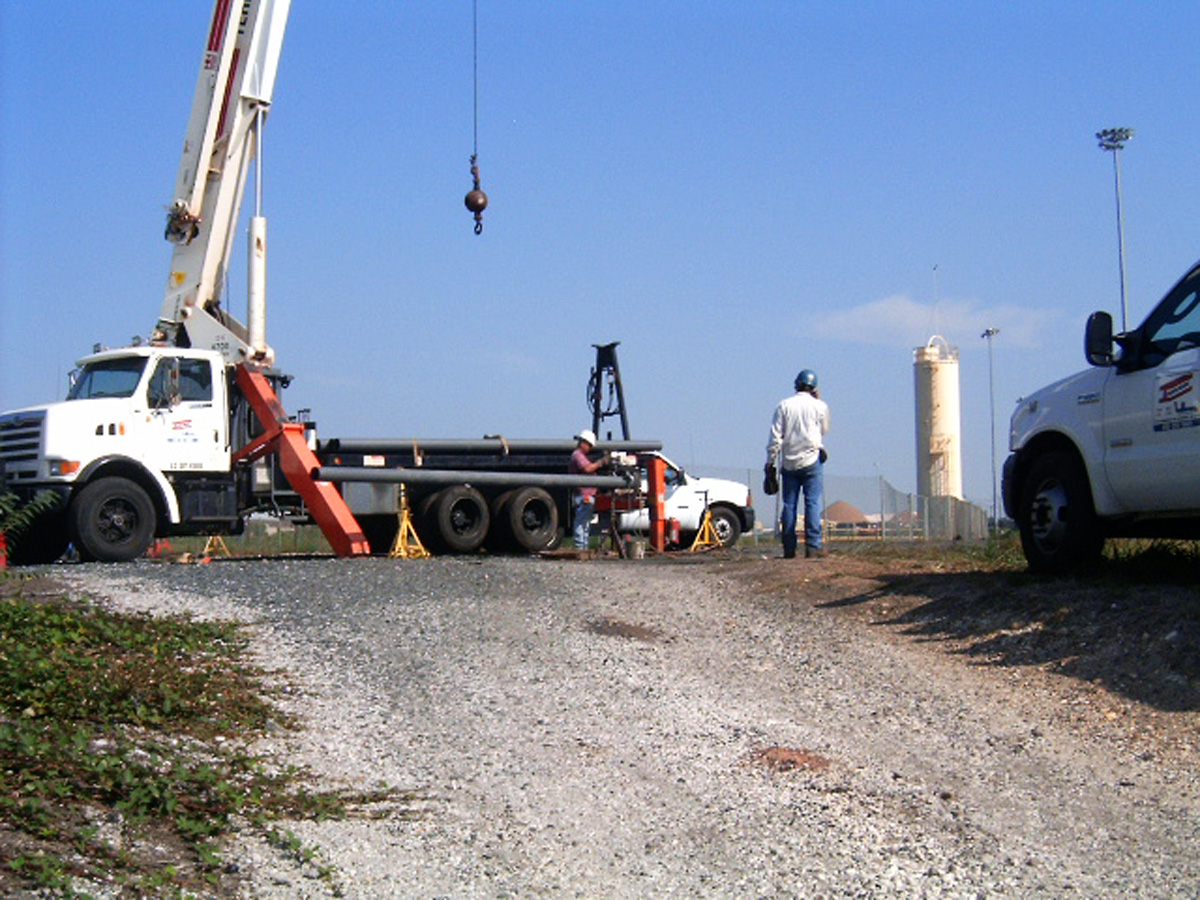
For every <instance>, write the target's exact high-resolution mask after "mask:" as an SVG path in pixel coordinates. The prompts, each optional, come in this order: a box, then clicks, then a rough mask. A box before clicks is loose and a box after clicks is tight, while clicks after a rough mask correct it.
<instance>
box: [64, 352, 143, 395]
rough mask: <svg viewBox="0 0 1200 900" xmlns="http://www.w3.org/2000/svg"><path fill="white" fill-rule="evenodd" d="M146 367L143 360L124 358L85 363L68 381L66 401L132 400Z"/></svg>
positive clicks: (132, 357) (135, 357)
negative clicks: (111, 398) (70, 380)
mask: <svg viewBox="0 0 1200 900" xmlns="http://www.w3.org/2000/svg"><path fill="white" fill-rule="evenodd" d="M145 368H146V360H145V357H141V356H125V357H121V358H120V359H106V360H103V361H101V362H93V363H88V364H87V365H85V366H84V367H83V368H82V369H80V370H79V371H78V372H77V373H76V374H75V376H74V378H73V379H72V382H71V390H70V391H69V392H68V393H67V399H68V400H95V399H97V398H98V397H132V396H133V392H134V390H136V389H137V386H138V382H139V381H141V380H142V371H143V370H144V369H145Z"/></svg>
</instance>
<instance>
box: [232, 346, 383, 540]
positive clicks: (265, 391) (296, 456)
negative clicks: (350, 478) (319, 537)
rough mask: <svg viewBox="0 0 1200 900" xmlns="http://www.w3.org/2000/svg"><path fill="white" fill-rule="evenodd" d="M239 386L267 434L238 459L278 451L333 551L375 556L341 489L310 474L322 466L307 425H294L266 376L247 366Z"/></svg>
mask: <svg viewBox="0 0 1200 900" xmlns="http://www.w3.org/2000/svg"><path fill="white" fill-rule="evenodd" d="M237 385H238V387H239V388H240V389H241V391H242V393H243V394H244V395H245V397H246V400H247V401H248V402H249V403H250V408H251V409H253V410H254V414H255V415H256V416H258V421H259V422H260V423H261V424H262V426H263V428H265V429H266V433H265V434H263V435H262V436H260V437H258V438H256V439H255V440H253V441H251V442H250V443H249V444H247V445H246V446H245V447H243V448H242V449H241V450H239V451H238V453H236V454H234V458H235V459H236V458H239V455H241V456H245V457H254V458H257V457H258V456H261V455H264V454H265V453H267V452H275V453H278V454H279V466H280V468H281V469H282V470H283V475H284V477H285V478H287V481H288V484H290V485H291V486H292V490H294V491H295V492H296V493H298V494H299V495H300V496H301V497H302V498H303V500H304V503H305V504H306V505H307V506H308V510H309V512H311V513H312V517H313V518H314V519H315V520H316V522H317V525H319V526H320V528H321V532H322V534H324V535H325V538H326V540H328V541H329V544H330V546H331V547H333V552H334V553H336V554H337V555H338V556H367V555H369V554H370V552H371V546H370V544H368V543H367V539H366V537H364V535H363V533H362V528H361V527H359V524H358V522H357V520H355V518H354V514H353V513H352V512H350V507H348V506H347V505H346V501H345V500H343V499H342V495H341V494H339V493H338V491H337V488H335V487H334V486H333V485H332V484H330V483H329V482H328V481H314V480H313V478H312V475H311V474H310V473H311V472H312V471H313V470H314V469H316V468H317V467H318V466H320V464H321V463H320V461H319V460H318V459H317V455H316V454H315V453H313V452H312V450H311V449H310V448H309V446H308V440H307V439H306V438H305V435H304V426H303V425H302V424H300V423H299V422H289V421H288V415H287V413H286V412H284V409H283V404H281V403H280V402H279V398H278V397H276V396H275V391H273V390H272V389H271V385H270V382H268V381H267V379H266V378H265V377H264V376H263V375H262V373H261V372H255V371H253V370H251V369H249V368H247V367H246V366H244V365H242V366H238V367H237Z"/></svg>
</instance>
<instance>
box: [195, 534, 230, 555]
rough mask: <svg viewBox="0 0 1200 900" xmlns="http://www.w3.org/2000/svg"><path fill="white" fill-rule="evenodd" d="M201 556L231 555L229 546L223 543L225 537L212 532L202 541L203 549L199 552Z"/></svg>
mask: <svg viewBox="0 0 1200 900" xmlns="http://www.w3.org/2000/svg"><path fill="white" fill-rule="evenodd" d="M200 555H201V556H232V555H233V554H232V553H230V552H229V547H228V546H227V545H226V543H225V539H224V538H223V537H221V536H220V535H219V534H214V535H211V536H210V537H209V539H208V540H207V541H205V542H204V550H203V551H202V552H201V553H200Z"/></svg>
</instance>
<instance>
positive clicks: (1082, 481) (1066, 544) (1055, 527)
mask: <svg viewBox="0 0 1200 900" xmlns="http://www.w3.org/2000/svg"><path fill="white" fill-rule="evenodd" d="M1018 514H1019V521H1018V525H1019V527H1020V529H1021V549H1022V550H1023V551H1024V552H1025V559H1026V561H1027V562H1028V563H1029V568H1030V569H1033V570H1034V571H1036V572H1064V571H1067V570H1069V569H1074V568H1078V567H1080V566H1083V565H1086V564H1087V563H1090V562H1094V561H1095V560H1096V559H1097V558H1098V557H1099V556H1100V551H1101V549H1102V548H1103V547H1104V535H1103V534H1102V533H1101V531H1100V528H1099V524H1098V523H1097V521H1096V510H1095V507H1094V506H1093V505H1092V492H1091V488H1090V487H1089V485H1088V480H1087V476H1086V474H1085V473H1084V471H1083V468H1082V466H1081V465H1080V463H1079V462H1078V460H1076V459H1075V457H1073V456H1072V455H1070V454H1069V453H1063V452H1057V453H1047V454H1046V455H1045V456H1041V457H1039V458H1038V459H1036V460H1035V461H1034V463H1033V466H1032V467H1031V468H1030V471H1029V477H1028V478H1026V480H1025V484H1024V486H1023V488H1022V491H1021V502H1020V507H1019V509H1018Z"/></svg>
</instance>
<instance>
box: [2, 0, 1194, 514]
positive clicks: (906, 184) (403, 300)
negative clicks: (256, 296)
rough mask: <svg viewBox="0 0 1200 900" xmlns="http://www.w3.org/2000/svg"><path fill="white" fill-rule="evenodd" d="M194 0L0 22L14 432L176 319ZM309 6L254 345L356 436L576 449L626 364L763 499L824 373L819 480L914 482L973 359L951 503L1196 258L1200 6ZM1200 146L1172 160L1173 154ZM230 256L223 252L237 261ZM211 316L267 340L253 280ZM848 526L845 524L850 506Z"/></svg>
mask: <svg viewBox="0 0 1200 900" xmlns="http://www.w3.org/2000/svg"><path fill="white" fill-rule="evenodd" d="M210 13H211V4H210V3H208V2H207V0H187V2H183V0H180V2H172V3H161V2H157V0H156V2H138V0H124V2H122V3H99V2H64V3H60V4H53V5H47V4H32V3H22V2H16V0H0V408H4V409H9V408H14V407H17V406H24V405H29V404H33V403H39V402H45V401H47V400H50V399H56V398H57V397H59V396H61V394H62V393H63V389H64V385H65V380H66V375H67V372H68V371H69V370H70V369H71V367H72V364H73V361H74V360H75V359H76V358H77V357H79V356H81V355H83V354H84V353H86V352H88V351H89V350H90V349H91V347H92V345H93V344H94V343H96V342H102V343H105V344H109V345H114V346H116V345H120V344H122V343H126V342H127V341H128V340H129V338H130V337H131V336H133V335H135V334H146V333H147V332H148V331H149V330H150V328H151V327H152V325H153V323H154V320H155V318H156V316H157V313H158V309H159V305H160V303H161V300H162V292H163V288H164V286H165V282H166V274H167V267H168V263H169V259H170V247H169V245H168V244H167V243H166V242H165V241H164V240H163V239H162V229H163V222H164V208H165V206H166V205H167V204H168V203H169V202H170V200H171V197H170V193H171V190H172V187H173V185H174V180H175V173H176V168H177V166H178V162H179V151H180V149H181V147H182V141H183V133H184V127H185V125H186V121H187V115H188V106H189V104H190V102H191V94H192V89H193V86H194V83H195V78H196V73H197V69H198V66H199V62H200V54H201V49H202V46H203V40H204V36H205V34H206V29H207V25H208V19H209V16H210ZM479 22H480V32H479V69H480V82H479V103H480V111H479V112H480V119H479V153H480V167H481V170H482V176H483V187H484V189H485V190H486V191H487V192H488V194H489V196H490V198H491V205H490V206H489V208H488V210H487V212H486V214H485V230H484V233H483V235H482V236H481V237H476V236H475V235H474V234H473V233H472V228H471V226H472V222H471V217H470V214H469V213H468V212H467V211H466V210H465V209H464V208H463V205H462V197H463V195H464V194H465V193H466V191H467V190H469V189H470V187H471V184H470V177H469V172H468V162H467V160H468V157H469V156H470V153H471V150H472V83H471V4H470V2H469V0H437V2H434V0H416V2H406V3H402V2H396V0H390V2H382V0H379V2H372V0H360V2H355V3H340V4H314V3H311V2H309V0H294V3H293V8H292V13H291V18H290V21H289V25H288V32H287V36H286V38H285V40H284V47H283V57H282V61H281V65H280V72H279V78H278V82H277V84H276V90H275V98H274V99H275V103H274V108H273V110H272V113H271V117H270V120H269V122H268V125H267V137H266V154H265V158H266V175H265V177H264V187H265V211H266V214H267V216H268V219H269V221H270V239H269V240H270V251H269V274H268V297H269V300H268V303H269V312H268V339H269V341H270V343H271V344H272V345H273V346H274V347H275V349H276V352H277V354H278V359H279V365H280V367H281V368H283V369H285V370H286V371H288V372H291V373H293V374H294V375H295V376H296V380H295V382H294V384H293V386H292V387H291V388H290V389H289V390H288V391H286V392H285V393H284V395H283V401H284V404H285V406H286V407H287V408H288V409H290V410H295V409H298V408H301V407H310V408H312V410H313V415H314V417H315V418H316V419H317V421H318V423H319V425H320V430H321V434H322V435H323V436H326V437H333V436H342V437H350V436H359V437H367V436H396V437H399V436H425V437H442V436H453V437H471V436H478V435H482V434H485V433H487V434H493V433H503V434H505V435H509V436H512V437H549V436H556V435H565V436H569V435H570V434H572V433H573V432H574V431H576V430H577V429H579V428H580V427H583V426H584V425H586V424H589V418H590V417H589V414H588V412H587V409H586V407H585V405H584V389H585V384H586V379H587V374H588V370H589V368H590V366H591V364H592V361H593V354H594V351H593V350H592V346H591V345H592V344H594V343H607V342H609V341H620V342H621V345H620V348H619V351H618V353H619V358H620V365H621V370H622V376H623V380H624V386H625V395H626V401H627V405H628V409H629V416H630V424H631V428H632V431H633V436H634V437H637V438H658V439H661V440H663V441H664V443H665V445H666V449H667V452H668V454H670V455H672V456H674V457H675V458H676V459H677V460H678V461H680V462H682V463H684V464H685V465H694V466H696V467H697V468H699V469H703V468H706V467H721V468H742V469H758V468H759V467H760V466H761V465H762V461H763V445H764V443H765V440H766V432H767V427H768V424H769V419H770V415H771V412H772V409H773V407H774V405H775V403H776V402H777V401H778V400H779V399H780V398H781V397H782V396H783V395H784V394H786V393H788V392H790V388H791V381H792V379H793V377H794V376H795V373H796V371H797V370H798V369H800V368H802V367H808V368H812V369H815V370H816V371H817V372H818V373H819V375H820V378H821V386H822V393H823V395H824V396H825V398H826V399H827V400H828V401H829V403H830V405H831V407H832V410H833V429H832V431H831V433H830V435H829V447H830V451H831V456H832V459H831V465H830V469H829V473H830V474H831V475H842V476H863V475H866V476H871V475H875V474H883V475H885V476H886V477H887V478H888V479H889V481H891V482H892V483H893V484H895V485H896V486H897V487H899V488H901V489H904V490H912V489H914V488H915V483H916V477H915V460H914V458H915V436H914V412H913V406H914V401H913V375H912V349H913V348H914V347H915V346H917V345H919V344H923V343H924V342H925V340H926V339H927V338H928V337H929V335H930V334H931V333H933V332H939V333H942V334H944V335H945V336H946V337H947V339H948V340H949V341H950V342H951V343H953V344H956V345H957V346H958V347H959V348H960V365H961V391H962V419H963V446H964V457H965V459H964V470H965V486H966V493H967V496H968V497H970V498H972V499H976V500H978V501H980V502H981V503H983V504H984V505H988V504H989V503H990V498H991V477H990V474H989V473H990V450H989V427H988V372H987V350H986V343H985V342H984V341H983V340H982V339H981V338H980V334H981V333H982V331H983V330H984V328H987V327H989V326H991V327H997V328H999V329H1000V334H999V335H998V336H997V337H996V338H995V344H994V351H995V357H994V358H995V396H996V407H997V435H998V440H999V443H1000V449H999V451H998V452H999V456H1000V458H1002V457H1003V455H1004V443H1005V438H1006V433H1007V419H1008V414H1009V412H1010V411H1011V409H1012V407H1013V404H1014V403H1015V401H1016V400H1017V398H1018V397H1020V396H1021V395H1022V394H1024V393H1028V392H1030V391H1032V390H1033V389H1035V388H1037V387H1039V386H1040V385H1042V384H1044V383H1046V382H1048V381H1050V380H1052V379H1054V378H1057V377H1060V376H1063V375H1066V374H1068V373H1070V372H1071V371H1074V370H1076V369H1078V368H1081V367H1082V366H1083V358H1082V332H1083V323H1084V320H1085V318H1086V316H1087V314H1088V313H1089V312H1091V311H1092V310H1093V309H1098V308H1107V309H1109V310H1112V311H1113V312H1114V313H1118V312H1119V279H1118V267H1117V236H1116V204H1115V199H1114V190H1113V167H1112V157H1111V154H1107V153H1104V152H1103V151H1101V150H1099V149H1098V148H1097V146H1096V141H1095V139H1094V137H1093V135H1094V133H1095V132H1096V131H1097V130H1098V129H1100V128H1104V127H1110V126H1128V127H1132V128H1134V129H1136V132H1137V134H1136V136H1135V137H1134V138H1133V140H1132V141H1131V142H1130V143H1129V145H1128V147H1127V149H1126V151H1125V152H1124V154H1123V155H1122V182H1123V193H1124V201H1125V202H1124V211H1125V226H1126V268H1127V273H1128V281H1129V296H1130V318H1131V320H1133V321H1138V320H1140V319H1141V317H1142V316H1143V315H1144V314H1145V313H1146V312H1147V311H1148V310H1149V308H1150V306H1151V305H1152V304H1153V303H1154V302H1155V301H1156V300H1157V298H1158V297H1159V296H1161V295H1162V294H1163V293H1164V292H1165V291H1166V290H1167V289H1168V288H1169V287H1170V286H1171V284H1172V283H1173V282H1174V281H1175V279H1176V278H1177V277H1178V276H1180V275H1181V274H1182V273H1183V272H1184V270H1185V269H1186V268H1187V267H1188V266H1189V265H1190V264H1191V263H1192V262H1194V261H1195V260H1196V258H1197V257H1200V217H1198V216H1196V214H1195V213H1194V210H1193V207H1194V198H1195V197H1196V196H1197V195H1200V183H1198V182H1200V168H1198V167H1197V164H1196V151H1195V149H1194V148H1195V147H1197V146H1200V91H1198V90H1197V81H1196V72H1195V66H1194V65H1193V60H1194V57H1195V48H1196V47H1197V46H1198V45H1200V14H1198V13H1197V11H1196V9H1195V7H1194V6H1192V5H1191V4H1186V3H1179V2H1171V3H1160V2H1140V3H1110V2H1088V3H1073V2H1037V3H1032V2H1007V3H983V2H906V3H855V2H816V3H791V2H759V0H749V2H745V0H743V2H738V3H733V2H708V0H692V2H682V0H680V2H667V0H662V2H658V0H639V2H632V0H630V2H626V0H607V2H590V0H576V2H569V3H550V2H520V3H519V2H499V0H479ZM1189 147H1191V148H1193V149H1192V150H1188V149H1187V148H1189ZM241 245H242V242H241V241H240V240H239V241H238V242H237V243H236V244H235V248H240V246H241ZM230 280H231V285H232V287H231V291H230V294H229V295H228V297H227V300H226V306H227V307H228V308H230V309H231V310H233V311H234V312H235V313H236V314H238V315H239V317H243V313H242V310H244V308H245V307H244V304H245V300H244V297H245V290H244V265H243V264H242V261H241V259H240V258H239V259H235V260H234V263H233V266H232V269H231V279H230ZM831 499H834V498H831Z"/></svg>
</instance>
